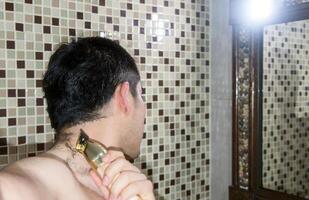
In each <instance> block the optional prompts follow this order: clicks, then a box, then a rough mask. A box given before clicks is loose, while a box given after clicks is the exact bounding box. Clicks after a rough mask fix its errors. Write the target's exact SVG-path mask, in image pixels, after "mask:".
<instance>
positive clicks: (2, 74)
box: [0, 70, 5, 78]
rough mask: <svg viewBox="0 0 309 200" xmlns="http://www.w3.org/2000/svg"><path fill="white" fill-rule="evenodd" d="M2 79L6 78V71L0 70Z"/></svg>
mask: <svg viewBox="0 0 309 200" xmlns="http://www.w3.org/2000/svg"><path fill="white" fill-rule="evenodd" d="M0 78H5V70H0Z"/></svg>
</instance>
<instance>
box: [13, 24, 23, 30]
mask: <svg viewBox="0 0 309 200" xmlns="http://www.w3.org/2000/svg"><path fill="white" fill-rule="evenodd" d="M15 30H16V31H24V25H23V24H22V23H16V24H15Z"/></svg>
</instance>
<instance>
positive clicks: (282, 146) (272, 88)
mask: <svg viewBox="0 0 309 200" xmlns="http://www.w3.org/2000/svg"><path fill="white" fill-rule="evenodd" d="M262 64H263V69H262V70H261V73H260V77H259V80H260V86H261V88H260V95H259V98H260V101H259V102H260V104H259V107H260V108H259V109H260V111H261V118H260V123H261V126H262V127H261V130H260V131H261V133H260V134H261V139H262V144H261V146H262V169H261V170H262V187H263V188H267V189H271V190H274V191H279V192H283V193H287V194H291V195H295V196H298V197H302V198H306V199H309V19H307V20H300V21H293V22H288V23H281V24H271V25H267V26H264V28H263V62H262Z"/></svg>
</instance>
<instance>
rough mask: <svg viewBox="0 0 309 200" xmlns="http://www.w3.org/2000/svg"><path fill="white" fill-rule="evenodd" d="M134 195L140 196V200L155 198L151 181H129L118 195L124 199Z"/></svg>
mask: <svg viewBox="0 0 309 200" xmlns="http://www.w3.org/2000/svg"><path fill="white" fill-rule="evenodd" d="M134 197H140V199H142V200H155V197H154V195H153V185H152V183H151V181H149V180H142V181H136V182H133V183H130V184H129V185H128V186H127V187H126V188H124V189H123V190H122V191H121V193H120V195H119V198H120V199H124V200H130V199H133V198H134Z"/></svg>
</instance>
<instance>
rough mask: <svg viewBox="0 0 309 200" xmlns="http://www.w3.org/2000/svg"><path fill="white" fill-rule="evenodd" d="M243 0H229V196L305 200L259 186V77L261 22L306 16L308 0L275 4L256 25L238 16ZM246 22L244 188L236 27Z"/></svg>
mask: <svg viewBox="0 0 309 200" xmlns="http://www.w3.org/2000/svg"><path fill="white" fill-rule="evenodd" d="M244 3H245V1H236V0H231V4H230V24H231V25H232V26H233V58H232V59H233V72H232V73H233V74H232V76H233V77H232V80H233V97H232V100H233V108H232V113H233V130H232V134H233V136H232V138H233V141H232V146H233V149H232V159H233V163H232V185H231V186H230V187H229V199H230V200H247V199H248V200H249V199H250V200H251V199H252V200H253V199H254V200H274V199H278V200H279V199H280V200H308V199H305V198H301V197H298V196H296V195H292V194H287V193H283V192H279V191H275V190H271V189H266V188H263V187H262V145H261V141H262V130H261V126H262V122H261V121H260V119H261V114H262V113H261V110H260V107H261V106H260V105H262V102H261V100H262V98H260V97H261V94H262V84H263V82H262V80H260V76H261V73H262V72H263V31H264V26H266V25H272V24H280V23H287V22H293V21H300V20H305V19H309V2H305V3H299V4H295V5H291V6H282V5H281V6H278V7H277V8H276V11H277V12H276V15H275V16H273V17H272V19H269V20H268V21H265V22H263V23H260V24H258V25H257V26H255V27H253V26H251V27H250V26H248V25H246V23H247V22H245V19H244V18H243V17H240V16H239V13H241V12H239V11H241V9H242V8H244V6H243V5H244ZM243 26H247V27H246V28H247V29H249V30H248V31H249V35H250V37H249V39H248V44H247V45H248V49H249V53H248V56H249V65H248V68H249V69H248V70H249V74H250V75H249V76H248V79H249V80H248V84H249V85H248V90H249V91H248V100H249V103H248V104H249V113H248V124H247V125H248V149H247V150H248V153H247V154H248V163H247V165H248V173H249V175H248V185H247V188H243V187H241V185H240V181H239V176H240V175H239V158H240V155H239V130H238V106H239V105H238V101H237V100H238V98H239V96H238V95H239V93H238V91H237V84H238V83H237V78H238V67H239V63H240V56H239V51H240V47H239V37H240V32H239V29H240V28H241V27H243Z"/></svg>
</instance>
